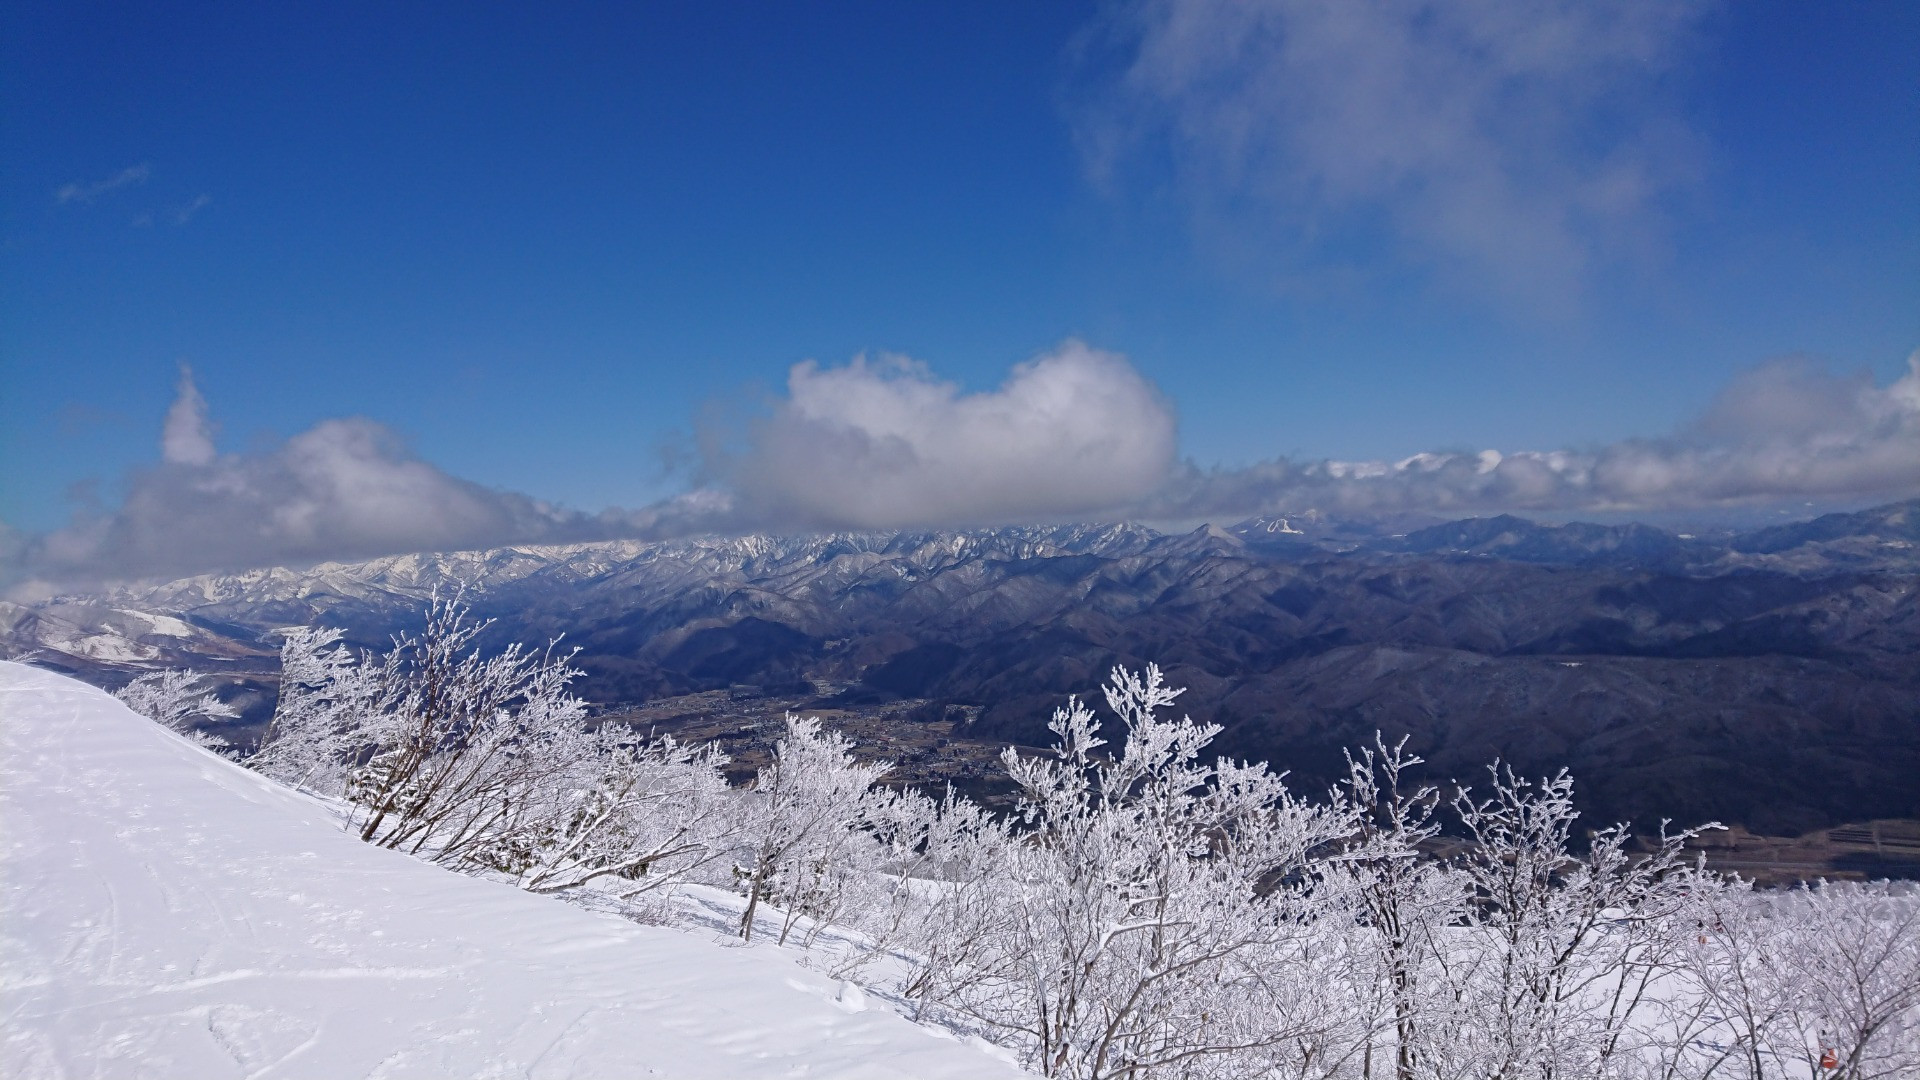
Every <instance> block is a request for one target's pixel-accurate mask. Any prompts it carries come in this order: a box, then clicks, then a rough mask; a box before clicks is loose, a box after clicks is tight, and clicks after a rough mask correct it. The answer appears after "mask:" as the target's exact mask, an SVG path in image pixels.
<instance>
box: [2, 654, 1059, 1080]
mask: <svg viewBox="0 0 1920 1080" xmlns="http://www.w3.org/2000/svg"><path fill="white" fill-rule="evenodd" d="M0 830H4V832H3V833H0V897H3V898H4V899H0V1072H4V1074H5V1075H6V1076H8V1077H10V1078H13V1080H25V1078H29V1077H33V1078H38V1077H108V1076H111V1077H145V1076H154V1077H160V1076H165V1077H191V1078H195V1080H219V1078H224V1077H315V1078H323V1080H345V1078H350V1077H434V1078H447V1077H473V1078H482V1077H485V1078H494V1077H502V1078H504V1077H530V1078H533V1077H539V1078H544V1077H676V1078H680V1077H685V1078H698V1077H738V1078H754V1077H776V1076H778V1077H810V1078H813V1077H842V1078H848V1080H853V1078H861V1080H865V1078H874V1080H879V1078H885V1077H924V1078H930V1080H931V1078H943V1077H953V1078H962V1077H964V1078H969V1080H972V1078H991V1077H995V1076H1017V1075H1021V1074H1019V1073H1018V1072H1017V1071H1016V1070H1015V1069H1014V1068H1013V1067H1012V1066H1010V1065H1008V1064H1006V1063H1005V1062H1004V1061H1001V1060H999V1059H997V1058H996V1057H994V1056H990V1055H989V1054H988V1053H986V1052H984V1051H983V1050H981V1049H979V1048H976V1047H975V1046H973V1045H970V1044H968V1043H963V1042H959V1041H955V1040H953V1039H951V1038H943V1037H941V1036H940V1035H939V1034H938V1033H936V1032H934V1031H933V1030H931V1029H928V1028H923V1027H918V1026H915V1025H914V1024H911V1023H909V1022H908V1021H906V1020H905V1019H903V1018H901V1017H900V1016H897V1015H895V1014H893V1013H891V1012H889V1011H887V1010H886V1009H884V1008H870V1007H868V1001H867V997H866V995H864V994H863V993H862V992H861V991H860V989H859V988H858V987H855V986H852V985H850V984H842V983H839V982H836V981H834V980H832V979H829V978H827V977H826V976H824V975H822V974H819V973H817V972H814V971H810V970H807V969H805V968H803V967H801V966H799V965H798V964H797V963H796V962H795V961H794V958H793V955H792V954H790V953H785V952H781V951H778V950H774V949H771V948H765V947H755V948H734V947H726V946H723V945H720V944H718V943H716V942H715V941H712V940H709V939H706V938H702V937H698V936H694V935H689V934H685V933H681V932H678V931H674V930H667V929H661V928H657V927H648V926H640V925H637V924H634V923H631V922H628V921H625V920H622V919H619V918H616V917H613V916H609V915H604V914H598V913H595V912H591V911H587V910H583V909H581V908H578V907H575V906H573V905H569V904H565V903H561V902H559V901H556V900H553V899H550V898H546V897H540V896H534V895H531V894H528V893H524V892H521V891H519V890H516V889H514V888H512V887H511V886H507V885H504V884H500V883H497V882H490V881H484V880H480V879H476V878H469V877H463V876H460V875H458V874H454V873H451V872H449V871H446V870H443V869H440V868H438V867H435V866H431V865H428V864H426V863H422V862H419V861H416V860H414V859H412V858H409V857H407V856H405V855H401V854H398V853H395V852H390V851H383V850H379V849H375V848H372V847H369V846H367V845H365V844H362V843H360V842H358V841H357V840H355V839H354V838H352V837H350V836H348V835H347V834H345V833H344V832H342V831H341V829H340V826H339V824H338V821H337V819H336V818H335V817H334V816H333V815H332V814H331V813H330V812H329V811H328V810H327V808H326V807H325V806H323V805H322V804H320V803H318V802H316V801H313V800H310V799H308V798H306V797H305V796H302V795H300V794H297V793H295V792H292V791H289V790H287V789H284V788H281V787H279V786H277V785H275V784H274V783H272V782H271V781H268V780H266V779H265V778H263V777H260V776H257V775H255V774H253V773H250V772H248V771H246V770H245V769H242V768H240V767H238V766H236V765H233V764H231V763H229V762H227V761H224V760H221V759H220V758H218V757H216V756H214V755H212V754H210V753H208V752H206V751H204V750H202V749H200V748H198V747H196V746H194V745H192V744H190V743H188V742H187V741H185V740H184V739H182V738H180V737H179V736H177V735H175V734H173V733H172V732H169V731H167V730H165V729H163V728H162V727H160V726H159V725H158V724H155V723H152V722H151V721H148V720H146V719H144V718H142V717H139V716H137V715H135V714H134V713H132V712H130V711H128V710H127V709H126V708H125V707H123V706H122V705H120V703H119V702H117V701H114V700H113V699H112V698H111V697H109V696H107V695H106V694H104V693H102V692H101V691H99V690H95V689H93V688H92V687H89V686H86V685H84V684H81V683H79V682H76V681H74V680H72V679H68V678H65V677H63V676H60V675H56V674H53V673H50V672H46V671H41V670H38V669H35V668H30V667H25V666H23V665H20V664H13V663H4V662H0Z"/></svg>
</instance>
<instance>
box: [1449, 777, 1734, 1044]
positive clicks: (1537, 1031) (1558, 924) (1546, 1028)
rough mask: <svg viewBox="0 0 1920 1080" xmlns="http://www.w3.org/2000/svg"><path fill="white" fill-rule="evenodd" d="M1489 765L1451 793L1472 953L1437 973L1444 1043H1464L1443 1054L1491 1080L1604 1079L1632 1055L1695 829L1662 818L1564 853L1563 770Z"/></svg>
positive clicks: (1568, 805) (1570, 812)
mask: <svg viewBox="0 0 1920 1080" xmlns="http://www.w3.org/2000/svg"><path fill="white" fill-rule="evenodd" d="M1489 771H1490V772H1491V773H1492V780H1491V783H1490V785H1489V788H1488V794H1487V795H1486V797H1484V798H1475V797H1474V794H1473V792H1472V791H1471V790H1468V789H1462V790H1461V791H1459V792H1458V793H1457V794H1456V795H1455V797H1454V800H1453V809H1454V812H1455V814H1457V815H1458V817H1459V820H1460V823H1461V826H1462V829H1463V831H1464V834H1465V839H1466V840H1467V841H1468V843H1467V845H1466V847H1465V853H1464V854H1463V855H1462V856H1461V857H1460V859H1459V860H1458V867H1459V870H1460V873H1461V874H1462V875H1463V876H1464V878H1465V880H1466V882H1467V884H1468V886H1469V888H1470V890H1471V892H1470V896H1471V901H1472V907H1471V909H1470V919H1469V921H1468V932H1467V934H1466V935H1465V936H1466V938H1467V943H1466V949H1467V951H1470V952H1471V953H1472V960H1471V961H1467V962H1456V963H1454V964H1453V965H1451V971H1450V975H1449V989H1450V990H1451V992H1452V993H1453V994H1454V995H1455V997H1456V998H1457V1000H1459V1001H1460V1002H1461V1005H1462V1009H1461V1015H1460V1017H1459V1018H1458V1022H1457V1026H1456V1027H1455V1029H1454V1030H1455V1031H1456V1032H1457V1033H1459V1034H1460V1035H1461V1037H1460V1038H1456V1039H1455V1040H1453V1046H1454V1048H1455V1049H1456V1051H1458V1050H1461V1049H1465V1050H1466V1051H1468V1052H1467V1053H1466V1054H1464V1055H1461V1057H1460V1058H1459V1059H1457V1060H1462V1061H1463V1062H1468V1061H1470V1062H1473V1063H1474V1064H1473V1066H1472V1067H1473V1068H1475V1069H1477V1070H1478V1071H1479V1072H1480V1073H1481V1074H1483V1075H1486V1076H1494V1077H1554V1076H1604V1075H1609V1074H1611V1073H1612V1072H1613V1071H1614V1066H1615V1065H1616V1064H1622V1063H1625V1062H1626V1060H1627V1059H1628V1058H1631V1057H1634V1056H1635V1055H1637V1054H1638V1053H1639V1051H1640V1050H1641V1049H1642V1046H1641V1042H1642V1038H1643V1033H1642V1032H1641V1030H1640V1029H1639V1027H1638V1026H1637V1022H1638V1021H1639V1020H1640V1019H1641V1018H1642V1016H1641V1009H1642V1007H1643V1006H1644V1005H1646V1004H1647V1003H1648V1001H1649V998H1648V993H1649V991H1650V989H1651V988H1652V986H1653V983H1654V981H1655V980H1656V979H1657V978H1658V977H1659V976H1660V975H1662V974H1663V973H1666V972H1668V971H1670V970H1671V968H1672V963H1671V959H1672V953H1671V942H1670V941H1669V940H1668V939H1667V937H1666V928H1667V926H1668V925H1669V922H1670V920H1671V919H1672V917H1673V916H1674V915H1675V914H1676V913H1678V912H1679V911H1681V910H1682V909H1683V908H1684V907H1685V906H1686V904H1687V898H1688V896H1689V895H1690V893H1691V890H1692V884H1693V875H1692V874H1690V873H1688V869H1689V867H1688V864H1687V862H1686V859H1685V846H1686V843H1687V841H1689V840H1691V839H1693V838H1694V837H1696V836H1698V835H1699V834H1700V833H1701V832H1702V831H1703V829H1687V830H1682V831H1680V832H1669V831H1668V830H1667V828H1666V826H1665V825H1664V824H1663V825H1662V827H1661V831H1660V834H1659V836H1658V838H1657V840H1656V841H1655V842H1654V844H1653V849H1652V850H1651V851H1648V852H1638V851H1636V850H1634V848H1635V846H1636V841H1635V838H1634V836H1633V834H1632V832H1631V831H1630V830H1629V829H1628V827H1627V826H1625V825H1612V826H1608V827H1605V828H1602V829H1598V830H1594V831H1591V832H1589V833H1588V834H1587V836H1586V837H1585V844H1584V850H1581V851H1576V850H1575V844H1574V831H1573V830H1574V826H1575V823H1576V822H1577V821H1578V819H1579V816H1580V814H1579V811H1578V810H1576V809H1575V808H1574V802H1573V780H1572V778H1571V777H1569V776H1568V775H1567V774H1566V772H1565V771H1562V772H1561V773H1560V774H1559V775H1557V776H1554V777H1551V778H1549V779H1546V780H1542V781H1539V782H1533V781H1528V780H1525V779H1522V778H1520V777H1518V776H1516V775H1515V774H1514V772H1513V771H1512V770H1511V769H1501V768H1499V767H1498V766H1495V767H1493V768H1491V769H1490V770H1489ZM1718 827H1719V826H1717V825H1711V826H1705V827H1704V828H1718Z"/></svg>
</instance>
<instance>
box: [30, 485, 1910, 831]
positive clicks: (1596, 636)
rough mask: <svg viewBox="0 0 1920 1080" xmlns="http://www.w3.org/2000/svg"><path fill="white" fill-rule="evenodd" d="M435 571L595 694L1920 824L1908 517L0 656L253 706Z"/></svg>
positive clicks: (281, 619) (934, 545)
mask: <svg viewBox="0 0 1920 1080" xmlns="http://www.w3.org/2000/svg"><path fill="white" fill-rule="evenodd" d="M463 586H464V587H465V589H466V599H467V600H468V601H469V602H471V603H472V604H473V606H474V607H475V609H476V611H477V612H479V613H481V614H483V615H486V616H489V617H492V618H495V619H497V620H498V623H497V625H496V626H495V627H494V628H493V629H492V630H491V631H490V633H491V634H493V635H494V636H495V637H496V638H497V639H498V640H500V641H502V642H504V641H508V640H516V641H525V642H528V643H541V642H545V641H547V640H548V639H551V638H554V637H559V636H562V635H564V637H565V642H566V643H567V645H569V646H577V647H578V648H579V649H580V650H581V652H580V654H579V656H578V658H577V660H576V663H577V664H578V665H579V666H580V667H581V668H582V669H584V670H585V671H586V672H587V677H586V679H585V680H583V682H582V683H581V684H580V685H579V686H578V689H579V691H580V692H581V693H582V694H583V696H585V697H586V698H588V699H589V700H590V701H592V702H594V703H595V705H596V706H597V707H600V708H604V709H617V708H619V707H622V706H627V705H633V704H637V703H641V702H647V701H655V700H658V699H661V698H669V697H674V696H676V695H687V694H697V693H702V692H711V691H716V690H725V691H730V692H731V694H732V695H733V696H734V697H741V698H751V697H755V696H760V697H773V696H784V697H788V698H792V699H794V700H796V701H798V702H802V703H805V704H809V705H812V706H814V707H818V708H822V709H834V708H839V709H854V710H859V709H865V710H869V711H871V710H883V711H884V710H897V711H898V712H899V714H900V715H901V716H902V717H906V716H908V715H910V714H913V713H915V712H916V711H918V712H920V713H924V712H925V711H926V710H928V709H931V710H933V712H934V713H935V714H940V715H953V716H962V717H964V718H965V724H964V726H965V729H966V732H965V733H966V736H967V737H968V738H970V739H976V740H1003V741H1009V742H1016V743H1023V744H1029V745H1043V744H1045V743H1046V742H1048V735H1047V732H1046V724H1047V721H1048V718H1049V716H1050V714H1051V712H1052V710H1053V709H1054V708H1055V707H1056V706H1057V705H1059V704H1060V703H1061V702H1062V701H1063V700H1064V699H1065V698H1066V696H1067V695H1069V694H1083V695H1084V694H1087V693H1088V692H1090V691H1092V690H1094V688H1096V687H1097V686H1099V685H1100V683H1101V682H1102V681H1103V680H1104V678H1105V677H1106V674H1107V672H1108V671H1109V670H1110V669H1111V668H1112V667H1113V666H1114V665H1116V664H1119V665H1126V666H1129V667H1138V666H1143V665H1145V664H1147V663H1149V662H1152V663H1157V664H1159V665H1160V666H1161V667H1162V668H1163V669H1164V670H1165V671H1166V672H1167V677H1168V680H1169V682H1171V683H1172V684H1173V685H1176V686H1185V687H1187V688H1188V689H1187V693H1186V695H1185V696H1184V697H1183V698H1182V699H1181V701H1180V704H1181V706H1182V707H1183V709H1184V710H1185V711H1186V712H1188V713H1189V714H1191V715H1192V716H1193V717H1194V718H1195V719H1196V720H1201V721H1211V722H1214V723H1218V724H1220V725H1221V726H1222V727H1223V728H1224V732H1223V734H1222V735H1221V737H1220V739H1219V740H1218V742H1217V743H1216V746H1217V747H1218V748H1220V749H1222V750H1223V751H1224V752H1226V753H1229V754H1232V755H1234V756H1241V757H1251V758H1258V759H1264V760H1267V761H1270V762H1272V763H1273V764H1274V765H1276V766H1277V767H1279V768H1284V769H1289V770H1291V772H1292V782H1293V783H1294V784H1295V785H1296V786H1297V787H1304V788H1309V789H1316V788H1318V787H1320V786H1321V785H1323V784H1325V783H1326V782H1328V781H1330V780H1331V779H1332V778H1333V777H1334V775H1335V774H1336V773H1337V772H1339V771H1341V770H1342V768H1343V766H1342V758H1341V754H1342V750H1343V748H1346V747H1353V746H1358V745H1363V744H1368V743H1371V741H1372V739H1373V737H1374V733H1375V732H1376V731H1379V732H1381V733H1383V734H1384V735H1385V736H1386V737H1387V738H1388V739H1390V740H1391V739H1397V738H1399V737H1401V736H1406V737H1407V738H1408V739H1409V746H1410V748H1411V749H1413V750H1414V751H1415V752H1417V753H1419V754H1420V755H1422V756H1424V757H1425V758H1426V759H1427V760H1428V763H1429V764H1428V768H1429V770H1431V772H1432V774H1433V775H1435V776H1437V777H1441V778H1458V779H1459V780H1461V781H1463V782H1466V783H1475V782H1477V781H1478V780H1479V779H1480V778H1481V777H1483V776H1484V766H1485V764H1486V763H1487V762H1488V761H1491V760H1493V759H1494V758H1496V757H1497V758H1499V759H1500V760H1502V761H1504V762H1506V763H1509V764H1511V765H1512V766H1514V767H1515V768H1516V769H1518V770H1520V771H1522V772H1525V773H1534V774H1539V773H1547V772H1552V771H1556V770H1558V769H1560V768H1562V767H1566V768H1569V769H1571V770H1572V771H1573V773H1574V775H1575V776H1576V777H1577V778H1578V780H1579V783H1580V789H1579V790H1580V800H1581V802H1582V803H1583V804H1584V806H1585V808H1586V810H1587V812H1588V813H1589V815H1590V817H1589V820H1594V821H1596V822H1597V821H1611V820H1617V819H1631V820H1633V821H1635V822H1637V823H1640V824H1642V825H1645V826H1649V827H1651V826H1653V825H1655V824H1657V822H1658V821H1659V820H1660V819H1663V818H1671V819H1674V820H1677V821H1682V822H1695V821H1702V820H1708V819H1719V820H1723V821H1728V822H1734V823H1740V824H1743V825H1746V826H1747V827H1749V828H1751V829H1752V830H1754V831H1756V832H1763V833H1793V832H1798V831H1801V830H1807V829H1817V828H1822V827H1825V826H1828V825H1832V824H1835V823H1838V822H1847V821H1865V820H1869V819H1874V818H1901V817H1907V818H1910V817H1920V501H1912V502H1905V503H1899V504H1894V505H1891V506H1885V507H1880V508H1878V509H1874V510H1868V511H1863V512H1860V513H1854V514H1834V515H1828V516H1826V517H1821V518H1817V519H1815V520H1812V521H1807V522H1801V523H1796V524H1790V525H1781V526H1775V527H1771V528H1766V529H1761V530H1758V531H1753V532H1747V533H1742V534H1736V535H1726V536H1720V537H1693V536H1687V535H1683V534H1676V533H1671V532H1667V531H1664V530H1660V529H1656V528H1652V527H1649V526H1645V525H1622V526H1604V525H1589V524H1569V525H1563V526H1546V525H1540V524H1535V523H1533V522H1529V521H1526V520H1523V519H1520V518H1515V517H1497V518H1491V519H1476V520H1469V521H1459V522H1453V523H1450V524H1443V525H1437V526H1433V527H1430V528H1424V529H1419V530H1415V531H1410V532H1406V533H1404V534H1389V533H1387V532H1385V531H1368V530H1365V529H1360V528H1355V527H1342V526H1338V525H1333V524H1329V523H1327V522H1324V521H1319V520H1314V519H1299V520H1291V519H1261V520H1256V521H1250V522H1246V523H1243V524H1241V525H1238V526H1235V527H1233V528H1230V529H1220V528H1215V527H1206V528H1202V529H1199V530H1196V531H1194V532H1192V533H1188V534H1185V535H1163V534H1161V533H1157V532H1155V531H1153V530H1150V529H1146V528H1142V527H1139V526H1133V525H1103V526H1074V527H1022V528H1007V529H997V530H983V531H973V532H961V533H890V534H861V535H830V536H815V537H804V538H770V537H745V538H736V539H711V540H695V541H684V542H676V543H667V544H648V543H639V542H615V543H604V544H588V545H578V546H571V547H554V548H540V547H527V548H507V549H500V550H494V551H487V552H474V553H456V554H439V555H408V556H397V557H390V558H384V559H377V560H373V561H370V562H366V563H358V564H352V565H339V564H328V565H323V566H319V567H316V568H313V569H310V570H286V569H274V570H261V571H250V572H246V573H240V574H231V575H209V576H203V577H195V578H187V579H182V580H179V581H172V582H167V583H163V584H152V583H148V584H143V585H140V586H130V587H122V588H119V589H116V590H114V591H112V592H111V593H108V594H104V595H99V596H89V597H65V598H59V599H55V600H50V601H46V602H43V603H39V604H34V605H0V642H4V644H6V645H7V646H8V647H9V648H10V649H11V651H12V652H13V653H14V654H16V655H20V654H26V653H35V654H36V655H37V656H38V659H39V661H40V662H41V663H43V664H46V665H48V666H55V667H62V668H66V669H68V670H72V671H76V672H78V673H80V674H82V675H84V676H87V677H90V678H92V679H94V680H95V681H98V682H103V683H113V682H115V681H124V679H125V678H127V677H128V673H129V672H130V671H132V670H136V669H143V668H149V667H156V666H165V665H180V664H185V665H191V666H194V667H197V668H200V669H202V670H219V671H224V672H226V673H227V679H228V681H229V683H230V684H231V685H233V686H235V687H237V688H238V689H237V690H234V691H230V694H235V695H237V696H238V698H239V703H241V704H243V705H249V704H250V705H251V709H252V714H253V715H254V716H255V717H256V718H257V717H258V716H259V715H260V714H261V713H262V711H263V710H264V708H265V703H266V702H268V701H270V700H271V693H272V681H273V675H274V660H273V657H274V653H273V650H274V647H275V646H274V638H273V631H274V630H275V629H277V628H280V627H285V626H288V625H293V624H309V623H316V622H318V623H326V624H329V625H334V626H339V627H343V628H345V629H346V630H347V631H348V632H349V634H350V635H351V637H352V639H354V640H356V641H358V642H360V643H363V644H365V645H368V646H371V647H380V646H383V645H384V643H385V642H386V640H387V639H388V636H389V635H391V634H393V633H395V632H399V631H404V630H407V629H409V628H410V627H412V626H414V625H416V624H417V622H418V620H419V618H420V612H421V608H422V606H423V599H424V598H425V597H426V596H428V595H429V594H430V593H432V592H433V591H434V590H435V589H439V590H441V591H442V592H443V593H444V592H448V591H451V590H453V589H457V588H460V587H463ZM955 706H960V707H962V708H960V709H957V710H956V709H954V708H953V707H955ZM901 722H902V723H906V722H910V721H909V720H907V719H902V720H901Z"/></svg>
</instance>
